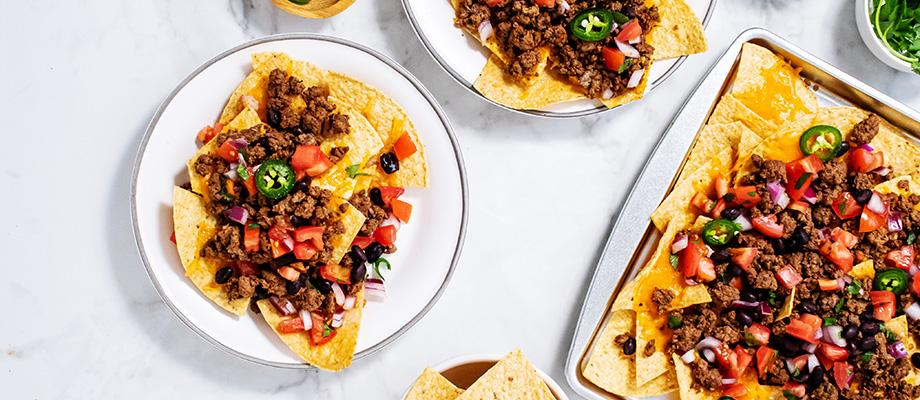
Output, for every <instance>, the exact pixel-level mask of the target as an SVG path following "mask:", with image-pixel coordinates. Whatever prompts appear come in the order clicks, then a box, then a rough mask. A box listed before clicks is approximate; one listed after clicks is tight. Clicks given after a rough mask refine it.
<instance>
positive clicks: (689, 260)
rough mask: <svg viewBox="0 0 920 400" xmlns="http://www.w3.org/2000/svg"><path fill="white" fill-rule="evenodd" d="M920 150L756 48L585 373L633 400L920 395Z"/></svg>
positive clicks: (691, 160)
mask: <svg viewBox="0 0 920 400" xmlns="http://www.w3.org/2000/svg"><path fill="white" fill-rule="evenodd" d="M918 151H920V149H918V147H917V146H916V145H915V144H914V143H913V142H912V141H911V140H909V139H908V138H907V135H906V133H904V132H901V131H899V130H898V129H897V128H896V127H894V126H893V125H891V124H889V123H888V122H887V121H885V120H884V119H882V118H880V117H878V116H877V115H874V114H872V113H869V112H866V111H864V110H860V109H857V108H852V107H831V108H823V107H819V106H818V100H817V98H816V97H815V95H814V92H813V91H812V90H811V89H810V88H809V87H808V85H807V84H806V83H805V82H804V81H803V80H802V79H801V78H800V77H799V76H798V74H797V71H796V70H795V69H794V68H793V67H792V66H791V65H790V64H789V63H787V62H786V61H785V60H783V59H782V58H780V57H778V56H777V55H775V54H773V53H772V52H770V51H769V50H767V49H765V48H762V47H760V46H757V45H754V44H750V43H748V44H745V45H744V47H743V49H742V55H741V58H740V60H739V63H738V66H737V73H736V75H735V79H734V81H733V83H732V86H731V88H730V89H729V90H728V92H727V93H726V94H724V96H723V97H722V98H721V99H719V101H718V103H717V104H716V106H715V108H714V109H713V111H712V113H711V115H710V118H709V120H708V123H707V124H706V125H705V126H704V127H703V128H702V129H701V131H700V133H699V136H698V138H697V142H696V144H695V145H694V146H693V148H692V149H691V151H690V153H689V154H688V155H687V159H686V161H685V163H684V168H683V169H682V170H681V172H680V174H679V175H678V178H677V180H676V181H675V183H674V187H673V188H672V190H671V192H670V194H669V195H668V196H667V197H666V198H665V199H664V200H663V201H662V203H661V204H660V205H659V207H658V209H656V211H655V212H654V213H653V214H652V215H651V221H652V222H653V223H654V225H655V226H656V228H657V229H658V230H659V231H660V232H661V238H660V241H659V242H658V245H657V249H656V251H655V252H654V253H653V254H652V255H651V256H650V257H649V258H650V259H649V260H648V261H647V262H646V264H645V265H644V266H643V267H642V269H641V270H640V271H639V273H638V275H637V276H636V278H635V279H633V280H632V281H630V282H628V283H627V284H626V285H625V286H624V287H623V288H622V289H621V290H620V292H619V294H618V295H617V297H616V299H615V300H614V302H613V304H612V306H611V311H610V314H609V315H608V317H607V321H605V323H604V325H603V328H602V329H601V331H600V332H599V333H598V337H597V339H596V340H595V342H594V344H593V348H592V350H591V353H590V355H589V357H588V359H587V362H586V363H585V365H584V368H583V371H582V374H583V375H584V376H585V377H586V378H587V379H588V380H589V381H591V382H593V383H594V384H596V385H597V386H598V387H600V388H602V389H604V390H606V391H608V392H610V393H613V394H616V395H620V396H631V397H645V396H653V395H660V394H665V393H671V392H675V391H676V392H678V395H679V396H680V398H681V399H684V400H696V399H711V400H716V399H722V400H725V398H724V396H728V397H729V398H732V399H773V398H776V399H783V398H785V399H804V398H810V399H851V400H855V399H875V398H905V399H908V398H910V399H913V398H918V397H920V386H916V385H918V384H920V378H918V371H920V370H918V368H920V362H918V363H916V364H913V363H912V360H913V359H914V358H917V361H920V356H917V357H914V355H915V354H916V353H917V352H918V348H917V335H918V334H920V304H918V293H920V274H917V272H918V271H920V268H918V267H917V259H916V257H915V250H914V246H915V244H916V237H917V234H918V233H920V186H918V183H917V182H918V179H920V153H918Z"/></svg>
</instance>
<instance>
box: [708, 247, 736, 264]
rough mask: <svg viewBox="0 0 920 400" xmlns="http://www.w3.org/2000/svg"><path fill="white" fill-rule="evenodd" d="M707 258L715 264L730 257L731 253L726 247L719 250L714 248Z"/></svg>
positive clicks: (726, 260)
mask: <svg viewBox="0 0 920 400" xmlns="http://www.w3.org/2000/svg"><path fill="white" fill-rule="evenodd" d="M709 258H711V259H712V262H714V263H716V264H722V263H724V262H728V260H731V259H732V253H731V252H730V251H728V249H719V250H716V251H715V252H714V253H712V255H711V256H709Z"/></svg>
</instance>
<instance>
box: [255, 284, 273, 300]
mask: <svg viewBox="0 0 920 400" xmlns="http://www.w3.org/2000/svg"><path fill="white" fill-rule="evenodd" d="M271 296H272V295H271V293H268V289H266V288H264V287H262V284H259V285H258V286H256V298H257V299H259V300H265V299H267V298H269V297H271Z"/></svg>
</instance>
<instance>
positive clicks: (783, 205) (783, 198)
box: [774, 193, 789, 209]
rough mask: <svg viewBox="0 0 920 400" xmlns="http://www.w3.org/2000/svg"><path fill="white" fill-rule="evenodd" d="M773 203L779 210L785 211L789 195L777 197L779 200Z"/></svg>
mask: <svg viewBox="0 0 920 400" xmlns="http://www.w3.org/2000/svg"><path fill="white" fill-rule="evenodd" d="M774 203H776V205H778V206H779V208H782V209H785V208H786V207H787V206H788V205H789V195H787V194H786V193H783V194H781V195H779V199H778V200H776V201H775V202H774Z"/></svg>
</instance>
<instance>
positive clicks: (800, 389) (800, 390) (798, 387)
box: [780, 382, 805, 399]
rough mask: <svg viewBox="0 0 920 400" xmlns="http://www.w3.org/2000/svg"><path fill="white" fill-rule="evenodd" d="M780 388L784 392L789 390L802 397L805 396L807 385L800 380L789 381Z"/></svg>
mask: <svg viewBox="0 0 920 400" xmlns="http://www.w3.org/2000/svg"><path fill="white" fill-rule="evenodd" d="M780 390H782V391H784V392H785V391H787V390H788V391H789V393H792V395H793V396H795V397H798V398H800V399H801V398H804V397H805V385H803V384H801V383H798V382H789V383H787V384H785V385H784V386H783V388H782V389H780Z"/></svg>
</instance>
